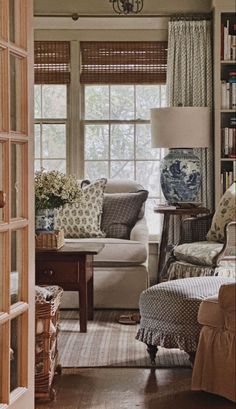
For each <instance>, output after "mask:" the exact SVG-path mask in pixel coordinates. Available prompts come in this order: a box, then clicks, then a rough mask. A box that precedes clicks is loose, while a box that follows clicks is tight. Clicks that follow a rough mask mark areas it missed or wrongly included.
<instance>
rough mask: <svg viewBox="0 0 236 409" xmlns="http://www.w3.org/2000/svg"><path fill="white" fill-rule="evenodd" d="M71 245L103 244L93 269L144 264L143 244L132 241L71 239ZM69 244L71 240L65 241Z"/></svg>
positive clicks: (145, 253) (145, 256) (144, 250)
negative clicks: (78, 243) (77, 243)
mask: <svg viewBox="0 0 236 409" xmlns="http://www.w3.org/2000/svg"><path fill="white" fill-rule="evenodd" d="M72 241H73V243H75V242H77V241H79V242H80V243H101V244H102V243H103V244H105V246H104V248H103V249H102V251H101V252H100V253H99V254H96V255H95V256H94V266H95V267H102V266H107V267H109V266H110V267H116V266H123V267H124V266H132V265H139V264H143V263H145V261H146V259H147V249H146V246H145V245H144V244H143V243H140V242H137V241H132V240H121V239H114V238H99V239H98V240H96V239H73V240H72ZM66 242H71V240H69V239H68V240H66Z"/></svg>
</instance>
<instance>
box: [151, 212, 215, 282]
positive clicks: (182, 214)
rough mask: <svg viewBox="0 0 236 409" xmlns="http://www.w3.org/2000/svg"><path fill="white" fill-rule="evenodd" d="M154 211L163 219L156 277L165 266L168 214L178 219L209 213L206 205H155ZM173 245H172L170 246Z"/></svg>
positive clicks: (168, 225)
mask: <svg viewBox="0 0 236 409" xmlns="http://www.w3.org/2000/svg"><path fill="white" fill-rule="evenodd" d="M154 212H155V213H159V214H163V215H164V221H163V227H162V234H161V242H160V248H159V257H158V277H161V276H162V275H163V270H164V266H165V259H166V253H167V247H168V236H169V229H170V216H178V217H179V218H180V220H182V219H183V218H184V217H186V216H189V217H196V216H197V215H199V214H207V213H209V209H207V208H206V207H200V206H199V207H191V208H189V207H188V208H182V207H181V208H174V207H173V206H157V207H154ZM172 247H173V246H172Z"/></svg>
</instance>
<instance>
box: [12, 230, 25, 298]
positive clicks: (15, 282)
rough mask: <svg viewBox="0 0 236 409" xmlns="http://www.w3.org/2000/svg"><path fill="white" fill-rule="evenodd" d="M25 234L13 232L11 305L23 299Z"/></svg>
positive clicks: (17, 231)
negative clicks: (22, 279)
mask: <svg viewBox="0 0 236 409" xmlns="http://www.w3.org/2000/svg"><path fill="white" fill-rule="evenodd" d="M23 240H24V237H23V232H22V231H21V230H15V231H12V232H11V276H10V288H11V304H14V303H16V302H17V301H20V299H21V278H22V269H23Z"/></svg>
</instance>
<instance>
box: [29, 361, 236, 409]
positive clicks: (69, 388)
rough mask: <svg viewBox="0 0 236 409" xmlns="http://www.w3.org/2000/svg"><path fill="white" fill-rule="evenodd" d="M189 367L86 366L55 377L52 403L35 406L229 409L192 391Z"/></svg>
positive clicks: (228, 405)
mask: <svg viewBox="0 0 236 409" xmlns="http://www.w3.org/2000/svg"><path fill="white" fill-rule="evenodd" d="M190 384H191V369H188V368H173V369H156V370H150V369H135V368H132V369H131V368H122V369H120V368H88V369H83V368H81V369H79V370H78V373H77V374H75V375H65V374H64V375H63V374H62V375H61V376H58V377H57V379H56V382H55V389H56V391H57V396H56V400H55V401H54V402H49V403H42V402H37V404H36V408H37V409H51V408H54V409H144V408H145V409H172V408H173V409H210V408H211V409H233V408H235V405H234V404H233V403H231V402H229V401H228V400H226V399H223V398H220V397H217V396H214V395H211V394H207V393H204V392H192V391H191V390H190Z"/></svg>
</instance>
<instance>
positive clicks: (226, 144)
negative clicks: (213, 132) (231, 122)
mask: <svg viewBox="0 0 236 409" xmlns="http://www.w3.org/2000/svg"><path fill="white" fill-rule="evenodd" d="M221 155H222V157H223V158H235V157H236V127H225V128H222V129H221Z"/></svg>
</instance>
